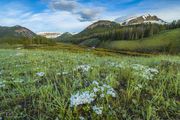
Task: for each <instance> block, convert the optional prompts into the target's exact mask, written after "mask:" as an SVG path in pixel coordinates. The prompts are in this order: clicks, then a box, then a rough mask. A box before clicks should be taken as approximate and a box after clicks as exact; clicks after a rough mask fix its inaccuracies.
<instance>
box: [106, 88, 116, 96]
mask: <svg viewBox="0 0 180 120" xmlns="http://www.w3.org/2000/svg"><path fill="white" fill-rule="evenodd" d="M107 94H108V95H111V96H112V97H116V93H115V90H114V89H113V88H110V89H108V90H107Z"/></svg>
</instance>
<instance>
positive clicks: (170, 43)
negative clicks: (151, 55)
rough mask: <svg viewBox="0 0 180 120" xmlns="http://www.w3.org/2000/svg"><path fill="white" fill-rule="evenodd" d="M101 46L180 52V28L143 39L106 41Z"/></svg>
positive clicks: (144, 50) (119, 48)
mask: <svg viewBox="0 0 180 120" xmlns="http://www.w3.org/2000/svg"><path fill="white" fill-rule="evenodd" d="M101 47H105V48H110V49H118V50H130V51H141V52H154V51H164V52H179V51H180V29H175V30H170V31H165V32H162V33H160V34H158V35H154V36H153V37H149V38H146V39H142V40H134V41H127V40H124V41H113V42H106V43H103V44H101Z"/></svg>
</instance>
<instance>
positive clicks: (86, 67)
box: [74, 65, 91, 72]
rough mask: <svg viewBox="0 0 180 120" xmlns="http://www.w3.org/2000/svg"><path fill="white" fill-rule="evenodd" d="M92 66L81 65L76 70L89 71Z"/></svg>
mask: <svg viewBox="0 0 180 120" xmlns="http://www.w3.org/2000/svg"><path fill="white" fill-rule="evenodd" d="M90 68H91V66H90V65H79V66H77V67H76V68H75V69H74V70H82V71H83V72H88V71H89V70H90Z"/></svg>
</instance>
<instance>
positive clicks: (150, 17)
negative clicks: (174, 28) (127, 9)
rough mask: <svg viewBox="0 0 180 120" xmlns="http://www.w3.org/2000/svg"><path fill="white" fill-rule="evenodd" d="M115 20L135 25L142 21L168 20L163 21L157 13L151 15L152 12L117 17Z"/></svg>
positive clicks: (158, 21) (123, 23) (156, 21)
mask: <svg viewBox="0 0 180 120" xmlns="http://www.w3.org/2000/svg"><path fill="white" fill-rule="evenodd" d="M115 21H116V22H118V23H120V24H122V25H135V24H142V23H157V24H166V22H165V21H163V20H162V19H160V18H158V17H157V16H155V15H150V14H147V15H142V16H134V17H129V18H128V19H122V18H117V19H116V20H115Z"/></svg>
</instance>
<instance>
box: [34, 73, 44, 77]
mask: <svg viewBox="0 0 180 120" xmlns="http://www.w3.org/2000/svg"><path fill="white" fill-rule="evenodd" d="M36 75H37V76H39V77H43V76H44V75H45V73H44V72H38V73H36Z"/></svg>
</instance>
